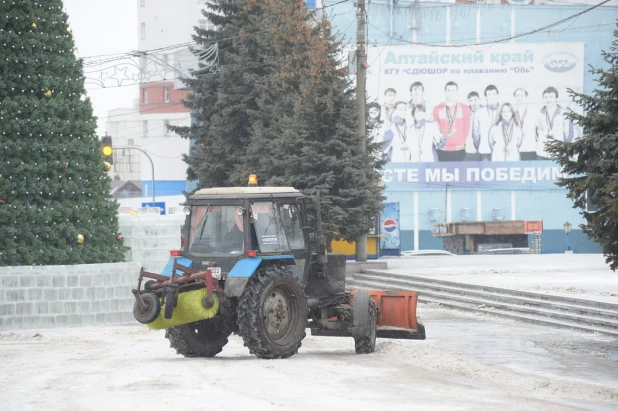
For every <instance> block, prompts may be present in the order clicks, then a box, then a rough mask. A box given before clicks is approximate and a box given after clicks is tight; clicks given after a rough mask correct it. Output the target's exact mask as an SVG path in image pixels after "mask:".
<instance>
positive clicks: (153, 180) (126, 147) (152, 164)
mask: <svg viewBox="0 0 618 411" xmlns="http://www.w3.org/2000/svg"><path fill="white" fill-rule="evenodd" d="M114 148H117V149H124V150H137V151H141V152H142V153H144V154H145V155H146V157H148V160H150V168H151V169H152V206H153V207H154V203H155V175H154V163H153V162H152V158H150V155H148V153H147V152H146V151H144V150H142V149H141V148H138V147H132V146H116V147H114Z"/></svg>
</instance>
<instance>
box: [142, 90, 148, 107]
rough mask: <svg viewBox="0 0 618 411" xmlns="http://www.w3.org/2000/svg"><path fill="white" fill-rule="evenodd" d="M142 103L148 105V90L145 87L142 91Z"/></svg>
mask: <svg viewBox="0 0 618 411" xmlns="http://www.w3.org/2000/svg"><path fill="white" fill-rule="evenodd" d="M142 103H144V104H148V89H147V88H145V87H144V88H143V89H142Z"/></svg>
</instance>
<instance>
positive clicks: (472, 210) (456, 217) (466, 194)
mask: <svg viewBox="0 0 618 411" xmlns="http://www.w3.org/2000/svg"><path fill="white" fill-rule="evenodd" d="M464 208H467V209H468V210H464ZM476 209H477V207H476V191H467V190H466V191H464V190H461V191H455V190H453V191H452V192H451V219H452V220H453V221H476ZM466 216H467V218H466Z"/></svg>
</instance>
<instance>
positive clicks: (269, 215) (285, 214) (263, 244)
mask: <svg viewBox="0 0 618 411" xmlns="http://www.w3.org/2000/svg"><path fill="white" fill-rule="evenodd" d="M251 222H252V230H255V238H256V240H257V243H258V247H259V249H260V252H262V253H274V252H287V251H290V250H299V249H303V248H304V247H305V239H304V236H303V231H302V228H301V222H300V210H299V207H298V204H279V203H275V202H252V203H251Z"/></svg>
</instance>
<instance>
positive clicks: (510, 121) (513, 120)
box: [489, 103, 522, 161]
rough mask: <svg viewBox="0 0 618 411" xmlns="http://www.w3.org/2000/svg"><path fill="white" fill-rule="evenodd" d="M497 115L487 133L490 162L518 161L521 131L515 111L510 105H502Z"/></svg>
mask: <svg viewBox="0 0 618 411" xmlns="http://www.w3.org/2000/svg"><path fill="white" fill-rule="evenodd" d="M498 113H499V118H498V120H497V121H496V123H495V124H494V126H493V127H492V128H491V130H490V132H489V144H490V145H491V147H492V152H491V161H519V146H520V145H521V140H522V131H521V128H520V127H519V122H518V121H517V117H516V116H515V109H514V108H513V106H512V105H511V104H510V103H504V104H503V105H502V106H501V107H500V110H499V111H498Z"/></svg>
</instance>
